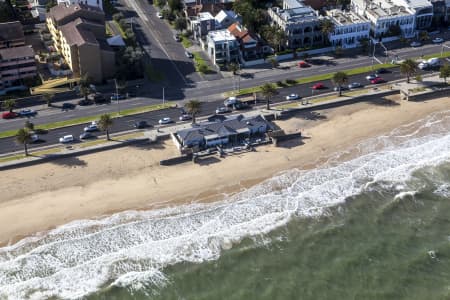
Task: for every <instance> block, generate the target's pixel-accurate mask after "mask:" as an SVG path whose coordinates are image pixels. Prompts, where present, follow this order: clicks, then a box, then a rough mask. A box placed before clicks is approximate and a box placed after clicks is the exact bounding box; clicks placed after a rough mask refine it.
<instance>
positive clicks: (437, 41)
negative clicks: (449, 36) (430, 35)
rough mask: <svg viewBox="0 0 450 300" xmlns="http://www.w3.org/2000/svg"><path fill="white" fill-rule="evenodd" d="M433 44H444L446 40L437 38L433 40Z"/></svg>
mask: <svg viewBox="0 0 450 300" xmlns="http://www.w3.org/2000/svg"><path fill="white" fill-rule="evenodd" d="M432 42H433V43H435V44H440V43H443V42H444V39H443V38H440V37H437V38H434V39H433V40H432Z"/></svg>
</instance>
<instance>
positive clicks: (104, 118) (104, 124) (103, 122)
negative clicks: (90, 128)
mask: <svg viewBox="0 0 450 300" xmlns="http://www.w3.org/2000/svg"><path fill="white" fill-rule="evenodd" d="M113 123H114V122H113V119H112V118H111V116H110V115H109V114H103V115H101V116H100V120H99V121H98V127H99V128H100V130H101V131H105V132H106V139H107V140H108V141H109V140H110V138H109V130H110V129H111V127H112V125H113Z"/></svg>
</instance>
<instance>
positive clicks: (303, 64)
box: [298, 61, 310, 68]
mask: <svg viewBox="0 0 450 300" xmlns="http://www.w3.org/2000/svg"><path fill="white" fill-rule="evenodd" d="M309 66H310V64H308V63H307V62H306V61H300V62H299V63H298V67H299V68H308V67H309Z"/></svg>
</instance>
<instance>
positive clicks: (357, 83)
mask: <svg viewBox="0 0 450 300" xmlns="http://www.w3.org/2000/svg"><path fill="white" fill-rule="evenodd" d="M361 86H362V85H361V83H359V82H352V83H350V84H349V85H348V88H349V89H356V88H360V87H361Z"/></svg>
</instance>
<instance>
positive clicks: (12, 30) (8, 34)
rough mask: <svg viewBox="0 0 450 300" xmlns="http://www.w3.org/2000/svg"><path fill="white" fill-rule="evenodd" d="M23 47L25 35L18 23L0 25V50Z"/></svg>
mask: <svg viewBox="0 0 450 300" xmlns="http://www.w3.org/2000/svg"><path fill="white" fill-rule="evenodd" d="M24 45H25V35H24V33H23V27H22V24H21V23H20V22H19V21H14V22H6V23H0V49H3V48H10V47H19V46H24Z"/></svg>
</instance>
